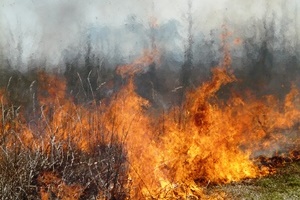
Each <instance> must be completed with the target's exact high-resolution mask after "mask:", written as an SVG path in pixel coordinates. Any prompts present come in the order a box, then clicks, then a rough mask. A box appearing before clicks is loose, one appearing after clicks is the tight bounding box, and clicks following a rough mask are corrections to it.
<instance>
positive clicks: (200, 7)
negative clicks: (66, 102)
mask: <svg viewBox="0 0 300 200" xmlns="http://www.w3.org/2000/svg"><path fill="white" fill-rule="evenodd" d="M299 2H300V1H298V0H192V5H193V7H192V15H193V19H194V30H193V31H194V32H204V33H206V32H207V31H209V30H210V29H212V28H221V25H222V24H223V23H224V22H226V23H232V24H239V23H244V22H246V21H247V20H248V19H250V18H256V19H262V18H263V17H265V16H266V15H265V13H266V11H267V10H268V11H269V13H272V12H270V11H274V12H275V13H276V14H277V16H278V17H279V18H280V17H281V16H283V15H282V8H283V7H284V10H285V11H284V15H285V16H288V17H289V18H291V19H293V18H295V17H299V15H295V13H296V12H295V11H296V9H298V7H299V4H300V3H299ZM187 9H188V7H187V0H1V1H0V28H1V31H0V42H1V48H2V52H4V53H2V54H5V55H8V56H10V57H13V58H12V59H14V57H16V52H17V51H18V48H19V49H20V48H21V49H22V52H23V57H22V59H23V61H24V62H26V59H28V58H29V57H30V56H32V57H36V58H38V57H39V56H41V55H43V56H45V57H47V59H49V60H52V62H53V63H55V62H58V61H59V59H60V57H61V52H62V51H63V50H64V49H65V48H67V47H68V46H69V45H70V44H72V43H74V41H77V40H78V38H79V37H80V35H79V34H81V32H80V30H83V29H84V28H87V27H88V26H89V25H91V24H95V25H107V26H110V27H122V26H124V24H125V23H126V18H127V17H128V16H129V15H135V16H136V19H137V21H138V22H139V23H141V24H143V25H144V26H148V24H149V20H150V18H151V17H153V16H154V17H155V18H156V20H157V23H158V24H163V23H166V22H167V21H168V20H170V19H176V20H178V21H179V22H181V23H182V24H183V27H182V29H181V31H182V34H183V35H185V32H184V30H186V29H185V27H184V26H185V25H186V23H185V22H186V13H187ZM298 27H299V26H298ZM120 37H122V36H120ZM20 39H22V44H19V47H18V41H20ZM129 42H130V41H129ZM20 46H21V47H20Z"/></svg>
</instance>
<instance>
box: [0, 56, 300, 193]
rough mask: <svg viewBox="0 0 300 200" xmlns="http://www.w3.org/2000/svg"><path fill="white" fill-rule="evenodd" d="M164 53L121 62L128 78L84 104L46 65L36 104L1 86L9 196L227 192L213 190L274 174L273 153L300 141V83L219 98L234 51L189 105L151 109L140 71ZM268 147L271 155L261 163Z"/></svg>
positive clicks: (34, 88) (33, 89)
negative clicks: (18, 101)
mask: <svg viewBox="0 0 300 200" xmlns="http://www.w3.org/2000/svg"><path fill="white" fill-rule="evenodd" d="M226 52H227V51H225V53H226ZM156 54H157V52H155V53H153V54H149V53H147V54H146V55H145V56H144V57H142V58H140V59H138V60H137V62H134V63H133V64H132V65H125V66H121V67H119V68H118V69H117V70H116V72H117V73H119V75H120V76H121V77H122V78H123V81H124V84H123V85H122V86H121V87H120V88H119V89H118V91H115V92H114V93H113V94H112V95H111V96H110V98H108V99H102V100H97V99H93V100H92V101H90V102H88V103H86V104H79V103H76V102H75V101H74V100H73V97H72V96H69V95H68V93H67V90H66V83H65V80H64V79H63V78H62V77H61V76H59V75H55V74H46V73H44V72H41V73H38V76H37V77H38V78H37V81H34V82H32V83H31V84H30V89H29V90H28V91H29V93H30V98H32V99H31V100H30V102H31V103H30V108H31V109H29V110H28V109H26V108H25V107H24V106H21V107H16V105H14V104H12V103H11V102H10V101H9V97H10V95H11V94H12V93H11V92H10V91H9V90H8V89H7V88H9V87H6V90H3V91H2V94H1V108H2V112H1V118H2V121H1V130H2V131H1V140H0V141H1V144H0V145H1V157H0V158H1V163H0V166H1V168H2V170H1V175H0V176H1V177H0V179H1V181H2V182H1V185H0V189H1V192H2V194H3V195H6V197H7V198H10V197H11V196H12V197H14V198H16V199H22V198H28V197H30V198H31V197H32V198H41V199H49V198H52V197H54V198H59V199H93V198H94V199H95V198H97V199H199V198H201V199H209V198H216V199H218V198H225V197H226V196H227V194H226V193H224V192H223V191H220V192H217V193H215V194H214V195H211V194H207V193H206V189H205V188H206V187H207V186H208V185H215V184H227V183H231V182H238V181H243V180H245V179H249V178H260V177H263V176H266V175H269V174H272V173H274V166H272V165H270V164H268V158H269V157H273V156H274V155H275V153H278V152H279V151H281V152H284V153H288V152H290V151H291V150H298V149H299V145H300V141H299V119H300V108H299V99H300V98H299V91H298V89H297V88H296V87H295V86H293V87H291V90H290V92H289V93H288V94H287V95H285V97H284V98H283V99H282V100H280V99H278V98H277V97H276V96H271V95H265V96H263V97H259V98H258V97H257V96H255V95H253V94H251V93H247V94H242V95H239V93H238V92H237V91H232V96H230V97H229V98H220V97H219V96H218V92H219V91H221V90H222V88H223V87H224V86H225V85H230V84H234V83H235V82H237V79H236V77H235V76H234V75H233V74H232V73H229V72H228V71H229V70H228V68H229V66H230V62H231V59H229V58H228V56H229V55H225V59H224V60H225V63H223V64H222V65H221V66H220V67H216V68H214V69H213V70H212V79H211V80H210V81H208V82H205V83H203V84H202V85H201V86H199V87H198V88H196V89H195V90H194V91H189V92H188V93H187V94H186V96H185V101H184V103H182V105H179V106H178V105H177V106H174V107H173V108H172V109H170V110H166V111H164V112H160V111H157V113H155V115H153V113H151V112H150V110H151V109H150V108H151V104H150V102H149V101H148V100H147V99H144V98H142V97H141V96H140V95H138V94H137V92H136V89H137V88H136V87H137V86H136V85H135V81H134V77H135V75H136V73H141V72H142V71H143V70H142V69H141V68H145V67H147V66H149V65H150V64H151V63H152V62H153V61H154V60H155V57H156ZM227 54H228V52H227ZM91 93H93V91H91ZM152 112H153V110H152ZM153 116H155V117H153ZM294 152H296V151H294ZM260 155H263V156H265V159H264V158H263V157H261V160H260V162H257V160H256V161H255V158H257V157H258V156H260ZM282 155H284V156H283V157H284V158H286V157H292V156H294V157H295V159H298V157H299V155H298V154H295V153H293V154H282ZM2 172H3V173H2ZM265 180H267V179H265ZM7 183H9V184H7ZM257 183H259V182H257ZM226 192H227V191H226Z"/></svg>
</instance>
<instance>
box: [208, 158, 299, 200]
mask: <svg viewBox="0 0 300 200" xmlns="http://www.w3.org/2000/svg"><path fill="white" fill-rule="evenodd" d="M221 192H225V193H226V194H227V197H225V199H236V200H241V199H247V200H248V199H253V200H256V199H266V200H281V199H288V200H294V199H295V200H296V199H300V161H296V162H293V163H288V164H286V165H285V166H283V167H280V168H278V169H277V170H276V173H275V174H272V175H269V176H266V177H261V178H258V179H251V180H244V181H242V182H237V183H231V184H227V185H218V186H212V187H208V188H207V193H208V194H214V193H221Z"/></svg>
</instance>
